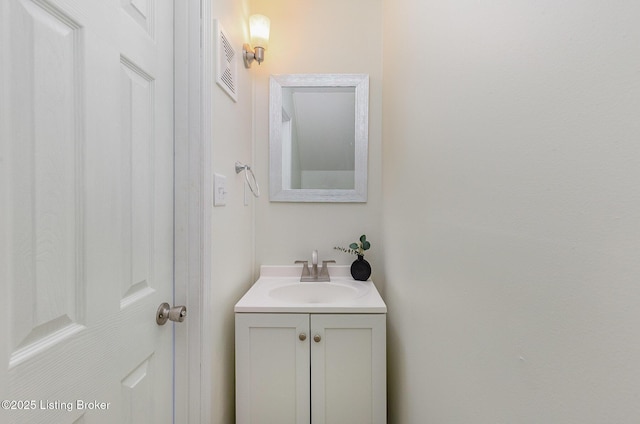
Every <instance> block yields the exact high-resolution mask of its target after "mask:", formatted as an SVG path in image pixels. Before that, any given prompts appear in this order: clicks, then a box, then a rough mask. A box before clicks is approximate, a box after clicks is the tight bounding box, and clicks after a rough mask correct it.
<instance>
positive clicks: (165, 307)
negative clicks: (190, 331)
mask: <svg viewBox="0 0 640 424" xmlns="http://www.w3.org/2000/svg"><path fill="white" fill-rule="evenodd" d="M186 317H187V307H186V306H174V307H173V308H172V307H171V306H169V304H168V303H166V302H165V303H162V304H160V306H159V307H158V312H156V323H157V324H158V325H164V324H165V323H166V322H167V320H169V321H173V322H182V321H184V319H185V318H186Z"/></svg>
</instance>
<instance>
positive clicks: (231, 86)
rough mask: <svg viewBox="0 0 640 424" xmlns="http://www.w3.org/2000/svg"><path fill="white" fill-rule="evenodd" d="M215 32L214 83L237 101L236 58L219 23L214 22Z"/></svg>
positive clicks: (229, 41)
mask: <svg viewBox="0 0 640 424" xmlns="http://www.w3.org/2000/svg"><path fill="white" fill-rule="evenodd" d="M215 32H216V40H217V41H216V50H217V64H216V82H217V83H218V85H219V86H220V87H222V89H223V90H224V91H225V92H226V93H227V94H228V95H229V97H231V98H232V99H233V101H234V102H237V101H238V84H237V81H238V58H237V57H236V51H235V50H234V49H233V47H231V46H232V42H231V40H230V39H229V37H228V36H227V33H226V32H225V31H224V29H223V28H222V26H221V25H220V22H218V21H215Z"/></svg>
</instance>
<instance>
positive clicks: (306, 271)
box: [295, 261, 311, 277]
mask: <svg viewBox="0 0 640 424" xmlns="http://www.w3.org/2000/svg"><path fill="white" fill-rule="evenodd" d="M295 263H297V264H302V276H303V277H307V276H309V275H311V273H310V272H309V261H295Z"/></svg>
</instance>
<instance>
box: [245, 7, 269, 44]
mask: <svg viewBox="0 0 640 424" xmlns="http://www.w3.org/2000/svg"><path fill="white" fill-rule="evenodd" d="M270 25H271V21H270V20H269V18H267V17H266V16H264V15H251V16H250V17H249V31H250V33H251V45H252V46H253V48H256V47H262V48H263V49H265V50H266V49H267V46H268V45H269V27H270Z"/></svg>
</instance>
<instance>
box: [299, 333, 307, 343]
mask: <svg viewBox="0 0 640 424" xmlns="http://www.w3.org/2000/svg"><path fill="white" fill-rule="evenodd" d="M298 338H299V339H300V340H302V341H305V340H307V335H306V334H304V333H300V335H299V336H298Z"/></svg>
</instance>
